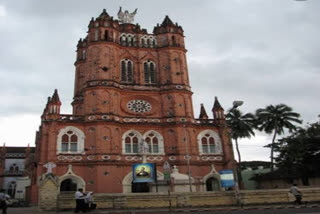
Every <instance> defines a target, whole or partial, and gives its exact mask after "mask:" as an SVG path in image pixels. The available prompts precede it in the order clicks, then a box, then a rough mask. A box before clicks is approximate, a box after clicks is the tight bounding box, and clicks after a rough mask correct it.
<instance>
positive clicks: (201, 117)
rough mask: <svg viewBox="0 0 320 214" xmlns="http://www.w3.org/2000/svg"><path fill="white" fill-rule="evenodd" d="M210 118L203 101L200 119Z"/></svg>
mask: <svg viewBox="0 0 320 214" xmlns="http://www.w3.org/2000/svg"><path fill="white" fill-rule="evenodd" d="M208 118H209V117H208V115H207V112H206V109H205V108H204V106H203V103H201V108H200V115H199V119H205V120H206V119H208Z"/></svg>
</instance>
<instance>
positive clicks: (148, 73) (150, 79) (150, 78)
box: [143, 60, 156, 84]
mask: <svg viewBox="0 0 320 214" xmlns="http://www.w3.org/2000/svg"><path fill="white" fill-rule="evenodd" d="M143 68H144V82H145V83H148V84H153V83H156V68H155V63H154V62H152V61H150V60H148V61H147V62H145V63H144V64H143Z"/></svg>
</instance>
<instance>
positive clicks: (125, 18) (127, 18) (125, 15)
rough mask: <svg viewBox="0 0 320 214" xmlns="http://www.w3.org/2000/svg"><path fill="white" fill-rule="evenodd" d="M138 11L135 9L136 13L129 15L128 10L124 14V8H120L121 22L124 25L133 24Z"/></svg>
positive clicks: (119, 16)
mask: <svg viewBox="0 0 320 214" xmlns="http://www.w3.org/2000/svg"><path fill="white" fill-rule="evenodd" d="M137 10H138V9H135V11H133V13H129V12H128V11H127V10H125V11H124V12H122V8H121V7H120V9H119V12H118V18H119V21H120V22H121V23H123V24H126V23H129V24H130V23H132V22H133V21H134V16H135V15H136V14H137Z"/></svg>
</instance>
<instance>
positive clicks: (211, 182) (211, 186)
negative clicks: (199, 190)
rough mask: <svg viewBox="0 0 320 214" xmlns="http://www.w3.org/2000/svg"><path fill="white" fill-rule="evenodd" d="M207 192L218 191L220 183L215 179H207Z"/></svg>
mask: <svg viewBox="0 0 320 214" xmlns="http://www.w3.org/2000/svg"><path fill="white" fill-rule="evenodd" d="M206 190H207V191H220V181H219V180H218V179H216V178H215V177H211V178H208V179H207V180H206Z"/></svg>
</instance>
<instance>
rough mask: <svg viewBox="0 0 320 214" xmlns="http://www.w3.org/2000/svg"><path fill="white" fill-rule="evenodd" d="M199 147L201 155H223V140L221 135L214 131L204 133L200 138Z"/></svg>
mask: <svg viewBox="0 0 320 214" xmlns="http://www.w3.org/2000/svg"><path fill="white" fill-rule="evenodd" d="M197 139H198V146H199V151H200V154H221V153H222V149H221V139H220V137H219V135H218V134H217V133H216V132H214V131H212V130H205V131H202V132H201V133H200V134H199V135H198V137H197Z"/></svg>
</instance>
